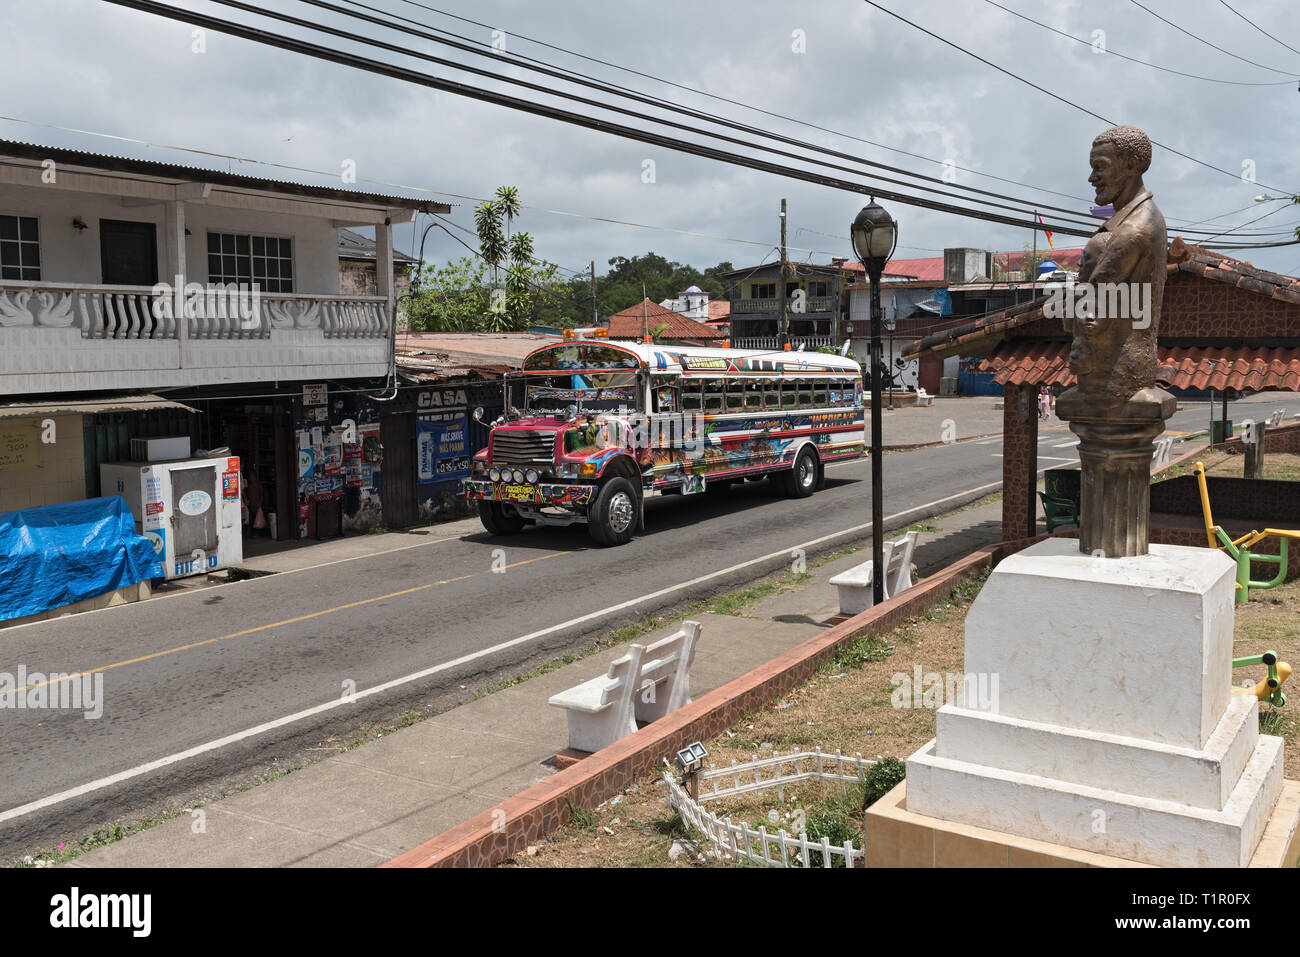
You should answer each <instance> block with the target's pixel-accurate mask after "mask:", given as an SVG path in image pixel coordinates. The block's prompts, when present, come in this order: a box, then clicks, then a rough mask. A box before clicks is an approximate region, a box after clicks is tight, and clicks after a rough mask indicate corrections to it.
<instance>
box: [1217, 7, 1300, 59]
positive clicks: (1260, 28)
mask: <svg viewBox="0 0 1300 957" xmlns="http://www.w3.org/2000/svg"><path fill="white" fill-rule="evenodd" d="M1219 3H1221V4H1223V6H1225V7H1227V8H1228V10H1230V11H1231V12H1232V13H1233V15H1234V16H1238V17H1241V19H1243V20H1245V21H1246V22H1247V23H1249V24H1250V25H1251V26H1252V27H1254V28H1255V29H1256V30H1258V31H1259V32H1260V33H1262V34H1264V36H1266V37H1268V38H1269V39H1270V40H1274V41H1276V42H1277V43H1281V44H1282V46H1284V47H1286V48H1287V49H1288V50H1290V51H1291V52H1292V53H1300V50H1297V49H1296V48H1295V47H1293V46H1292V45H1291V44H1289V43H1286V42H1285V41H1283V40H1279V39H1278V38H1277V37H1275V36H1273V34H1271V33H1269V32H1268V31H1267V30H1265V29H1264V28H1263V27H1261V26H1260V25H1259V24H1258V23H1256V22H1255V21H1254V20H1248V19H1246V17H1245V15H1244V14H1242V13H1239V12H1238V11H1236V10H1233V8H1232V7H1231V6H1229V5H1228V2H1227V0H1219Z"/></svg>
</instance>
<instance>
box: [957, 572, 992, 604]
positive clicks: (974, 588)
mask: <svg viewBox="0 0 1300 957" xmlns="http://www.w3.org/2000/svg"><path fill="white" fill-rule="evenodd" d="M992 571H993V569H991V568H987V567H985V568H981V569H980V570H979V572H978V573H977V574H974V575H972V576H970V577H969V578H963V579H962V580H961V581H959V582H958V583H957V584H956V585H954V586H953V589H952V591H951V592H949V593H948V598H949V599H950V600H951V601H954V602H959V603H961V604H968V603H970V602H973V601H974V600H975V596H977V595H978V594H979V593H980V589H981V588H983V587H984V583H985V582H986V581H988V580H989V575H990V574H991V573H992Z"/></svg>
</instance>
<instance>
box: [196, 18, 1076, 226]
mask: <svg viewBox="0 0 1300 957" xmlns="http://www.w3.org/2000/svg"><path fill="white" fill-rule="evenodd" d="M213 2H215V3H219V4H222V5H224V6H229V7H233V8H235V9H237V10H242V11H244V12H246V13H253V14H256V15H259V16H265V17H269V18H271V19H275V20H280V21H281V22H284V23H290V24H292V25H294V26H298V27H303V28H306V29H311V30H316V31H318V32H322V33H326V34H329V35H331V36H335V37H338V38H339V39H343V40H350V41H355V42H359V43H364V44H366V45H368V46H374V47H377V48H379V49H382V50H386V51H388V52H390V53H397V54H399V55H403V56H410V57H414V58H416V59H421V60H425V61H427V62H431V63H436V64H438V65H440V66H448V67H451V68H453V69H458V70H463V71H465V72H468V73H471V74H474V75H476V76H482V77H486V78H489V79H494V80H499V81H501V82H505V83H510V84H513V85H516V86H520V87H523V88H524V89H527V90H530V91H532V92H534V93H543V94H547V95H555V96H561V97H564V98H565V99H569V100H572V101H574V102H577V103H580V104H583V105H585V106H588V107H594V108H596V109H605V110H610V111H612V112H616V113H621V114H623V115H625V116H629V117H632V118H634V119H638V120H642V121H647V122H651V123H657V124H660V125H664V126H668V127H671V128H675V129H678V130H681V131H682V132H687V133H699V132H704V133H706V134H707V135H708V136H711V137H713V138H714V139H718V140H721V141H723V142H727V143H731V144H733V145H736V146H741V147H746V148H755V149H760V150H763V151H765V152H768V153H772V154H774V155H776V156H781V157H784V158H786V159H793V160H796V161H799V162H807V163H811V162H817V163H820V164H821V165H822V166H825V167H826V168H828V169H834V170H837V171H839V172H844V173H851V174H854V175H861V174H862V171H861V170H858V169H853V168H851V167H847V166H842V165H840V164H837V163H829V162H826V161H825V160H818V159H817V158H816V157H809V156H804V155H801V154H798V153H792V152H790V151H788V150H782V149H777V148H775V147H771V146H767V145H764V144H762V143H754V142H751V141H749V140H744V139H740V138H738V137H733V136H728V135H726V134H722V133H717V132H711V131H704V130H700V129H699V128H698V127H696V126H693V125H691V124H688V123H682V122H678V121H677V120H674V119H670V118H666V117H658V116H652V115H649V114H646V113H641V112H638V111H636V110H631V109H628V108H625V107H622V106H620V105H618V104H617V103H606V102H602V101H599V100H592V99H590V98H588V97H584V96H579V95H577V94H574V93H569V92H564V91H561V90H557V89H554V88H553V87H548V86H543V85H541V84H537V83H532V82H530V81H527V80H522V79H519V78H517V77H511V76H507V75H503V74H498V73H495V72H493V71H492V70H487V69H483V68H479V67H475V66H471V65H469V64H466V63H461V62H458V61H455V60H447V59H445V58H442V57H437V56H433V55H432V54H428V53H422V52H419V51H415V50H409V49H407V48H405V47H400V46H397V45H396V44H391V43H388V42H386V41H383V40H379V39H377V38H374V37H367V36H363V35H360V34H357V33H354V32H353V31H350V30H343V29H340V28H338V27H332V26H326V25H324V24H317V23H313V22H311V21H308V20H304V19H302V18H300V17H295V16H292V15H290V14H286V13H280V12H276V11H271V10H264V9H261V8H259V7H258V6H256V5H254V4H250V3H246V2H243V0H213ZM299 2H300V3H303V4H306V5H308V6H313V7H317V8H319V9H323V10H329V11H330V12H332V13H337V14H340V15H342V16H346V17H350V18H352V19H356V20H361V21H364V22H367V23H372V24H375V25H378V26H382V27H385V28H387V29H390V30H394V31H396V32H399V33H403V34H406V35H413V36H419V37H421V38H423V39H426V40H432V41H433V42H435V43H440V44H444V45H447V46H451V47H453V48H454V49H458V50H462V51H464V52H469V53H472V54H475V55H478V56H485V57H489V58H490V59H493V60H503V59H504V60H505V62H510V63H519V58H514V57H512V56H511V55H508V54H492V53H487V52H484V51H483V50H480V49H476V48H475V47H473V46H471V45H467V44H463V43H457V42H455V41H452V40H446V39H442V38H439V37H438V36H436V35H434V34H432V33H429V32H427V31H425V30H422V29H418V27H420V26H421V25H420V24H418V23H416V28H410V27H403V26H400V25H398V24H395V23H393V22H391V21H389V20H385V19H383V18H380V17H374V16H371V15H369V14H366V13H359V12H353V11H350V10H347V9H346V8H343V7H340V6H338V5H337V4H334V3H330V2H328V0H299ZM355 5H357V6H365V5H364V4H360V3H356V4H355ZM366 9H370V10H374V9H376V8H374V7H366ZM379 12H380V13H386V11H382V10H381V11H379ZM389 16H391V15H389ZM398 19H400V20H405V21H406V22H408V23H415V21H411V20H409V19H407V18H398ZM441 32H444V33H445V32H446V31H441ZM528 59H529V60H532V58H528ZM532 62H534V63H542V61H537V60H532ZM520 65H523V66H524V68H525V69H528V70H530V71H533V72H536V73H540V74H542V75H545V76H549V77H552V78H556V79H561V80H564V81H566V82H569V83H573V84H576V85H580V86H584V87H587V88H589V89H596V90H598V91H600V92H602V93H606V94H612V95H614V96H621V97H624V98H626V99H631V100H633V101H635V102H638V103H643V104H646V105H650V106H653V107H656V108H659V109H668V110H671V111H673V113H675V114H685V115H687V116H691V117H693V118H695V119H698V120H702V121H704V122H708V123H714V124H717V125H719V126H724V127H727V128H729V129H734V130H737V131H739V132H743V133H747V134H749V135H751V136H757V137H761V138H764V139H770V140H773V141H776V142H780V143H783V144H785V145H789V146H794V147H797V148H799V149H802V150H810V151H812V152H814V153H818V154H822V155H825V156H831V157H834V158H836V159H843V160H846V161H848V162H851V163H856V164H857V165H858V166H867V167H872V168H874V169H882V170H886V171H888V172H891V173H898V174H900V175H903V176H908V177H911V178H912V179H918V180H922V181H923V182H928V183H934V184H938V185H937V187H930V186H925V185H920V184H917V183H909V182H905V181H902V180H898V179H894V178H892V177H887V176H880V175H879V174H873V175H875V177H876V178H877V179H878V180H879V181H880V182H884V183H889V184H892V185H895V186H902V187H905V188H908V189H919V190H922V191H924V192H928V193H933V194H936V195H940V196H944V197H951V196H952V194H953V191H954V190H961V191H963V192H967V193H973V194H979V195H981V196H988V197H992V198H994V199H1005V200H1008V201H1009V202H1012V203H1015V204H1017V205H1016V206H1008V205H1005V204H1003V203H994V202H989V201H987V200H979V199H974V198H972V201H973V202H981V203H983V204H984V205H986V206H989V207H990V208H993V209H1005V210H1008V211H1010V212H1016V213H1027V212H1029V209H1030V208H1032V207H1033V205H1034V204H1033V203H1032V202H1030V201H1028V200H1022V199H1020V198H1018V197H1015V196H1007V195H1006V194H1003V193H994V192H990V191H988V190H982V189H978V188H976V187H973V186H965V185H961V184H948V183H944V181H943V180H941V179H939V178H938V177H933V176H927V175H924V174H920V173H913V172H911V171H909V170H906V169H901V168H899V167H896V166H889V165H887V164H884V163H877V162H874V161H872V160H865V159H862V158H861V157H858V156H854V155H852V154H849V153H842V152H839V151H837V150H832V149H829V148H827V147H822V146H817V145H815V144H811V143H807V142H804V141H801V140H796V139H792V138H790V137H787V136H782V135H780V134H777V133H772V132H770V131H767V130H763V129H760V128H758V127H754V126H749V125H746V124H741V123H736V122H734V121H732V120H729V119H726V118H724V117H719V116H716V115H714V114H709V113H704V112H701V111H697V110H693V109H691V108H689V107H685V106H682V105H681V104H678V103H674V102H672V101H669V100H664V99H662V98H658V97H648V96H645V95H643V94H641V93H639V92H638V91H635V90H629V89H628V88H626V87H619V86H616V85H613V84H609V83H605V82H603V81H600V80H596V79H592V78H590V77H587V76H585V75H582V74H577V73H574V72H573V71H563V70H557V69H555V68H553V67H551V66H550V65H549V64H542V65H541V66H528V65H527V64H520ZM1021 206H1023V207H1026V208H1024V209H1021V208H1018V207H1021ZM1038 208H1040V209H1042V210H1045V211H1046V210H1050V211H1053V212H1056V213H1059V214H1061V215H1062V216H1064V217H1066V218H1067V220H1073V221H1074V222H1076V223H1084V224H1086V223H1088V219H1087V218H1086V217H1085V216H1083V215H1081V214H1079V213H1078V212H1077V211H1075V210H1073V209H1066V208H1064V207H1059V206H1050V205H1040V206H1039V207H1038Z"/></svg>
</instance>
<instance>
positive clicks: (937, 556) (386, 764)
mask: <svg viewBox="0 0 1300 957" xmlns="http://www.w3.org/2000/svg"><path fill="white" fill-rule="evenodd" d="M1000 517H1001V504H1000V503H997V502H994V503H991V504H986V505H980V506H975V507H971V508H967V509H965V510H962V511H959V512H954V513H951V514H949V515H947V516H942V517H939V518H935V519H930V520H929V521H928V523H927V524H928V525H929V526H933V528H934V530H933V531H925V532H922V533H921V535H920V536H919V539H918V546H917V550H916V553H915V559H914V560H915V563H916V565H917V567H918V570H919V571H920V573H921V574H925V573H926V572H927V570H933V569H934V568H936V567H938V566H941V565H944V564H947V563H948V562H950V561H951V560H953V559H954V558H956V557H958V556H960V555H964V554H967V553H968V552H970V551H972V550H974V549H975V548H977V547H980V546H981V545H985V544H988V543H989V542H994V541H997V540H999V538H1000V530H1001V526H1000ZM900 534H901V533H900ZM868 559H869V551H868V550H866V549H860V550H859V551H857V552H856V553H854V554H852V555H848V556H844V557H841V558H839V559H837V560H835V561H833V562H829V563H827V564H825V565H822V566H820V567H818V568H815V569H813V570H812V571H813V574H812V579H811V581H810V582H808V583H807V584H806V585H804V586H803V587H801V588H798V589H795V590H790V591H786V592H782V593H779V594H776V595H772V596H769V597H768V598H765V599H763V600H761V601H759V602H758V603H756V604H755V605H754V606H752V607H750V608H748V609H745V610H744V611H743V612H742V615H741V616H728V615H715V614H706V615H703V616H700V619H701V621H702V623H703V626H704V627H703V632H702V636H701V639H700V644H699V650H698V652H697V655H696V660H695V666H694V668H693V669H692V674H691V685H692V690H693V692H694V694H695V695H697V696H698V695H701V694H703V693H705V692H707V691H710V690H712V689H714V688H718V687H720V686H721V685H723V684H725V683H727V682H728V681H731V680H732V679H734V678H737V677H739V676H740V675H742V674H745V673H746V672H748V671H750V670H751V669H753V668H755V667H757V666H759V665H762V664H764V663H766V662H768V661H770V660H771V659H772V658H774V657H776V656H777V655H779V654H781V653H782V652H785V651H787V650H789V649H790V648H792V647H794V646H795V645H797V644H799V643H800V642H802V641H805V640H807V639H808V638H810V637H811V636H813V635H816V634H818V633H819V632H821V631H823V630H824V628H825V627H826V625H827V624H828V623H829V622H830V619H831V618H832V617H833V616H834V615H835V614H836V613H837V612H838V611H839V607H838V602H837V600H836V595H835V589H834V588H833V587H832V586H830V585H829V584H828V579H829V578H830V577H831V576H832V575H835V574H837V573H838V572H840V571H843V570H845V569H847V568H849V567H851V566H853V565H856V564H859V563H861V562H863V561H865V560H868ZM677 627H678V626H677V625H676V624H673V625H666V626H665V627H664V628H662V629H660V630H658V631H656V632H653V633H652V634H650V635H647V636H645V637H644V638H642V639H639V640H642V641H651V640H654V639H655V638H658V637H661V636H664V635H667V634H670V633H671V632H672V631H675V630H676V628H677ZM623 651H624V649H623V648H621V647H614V648H610V649H607V650H605V651H602V652H600V653H599V654H596V655H593V656H591V657H589V658H585V659H583V660H581V661H577V662H574V663H573V664H570V665H566V666H565V667H563V668H560V669H558V670H556V671H553V672H551V673H549V674H546V675H543V676H540V677H536V678H532V679H530V680H528V681H525V682H523V683H521V684H519V685H515V686H513V687H510V688H506V689H504V690H502V691H498V692H495V693H493V694H490V695H487V696H485V697H483V698H480V699H478V700H477V701H473V702H471V703H469V704H466V705H463V706H461V707H459V708H454V709H452V710H450V711H447V712H444V713H442V714H439V715H435V716H433V717H430V718H427V719H425V720H424V721H422V722H419V723H418V724H415V725H412V726H410V727H408V728H403V729H401V730H399V731H398V732H396V733H394V734H388V735H384V736H383V737H382V738H380V739H379V740H376V741H373V742H371V743H369V744H365V745H362V746H361V747H358V748H356V749H354V750H351V751H346V752H343V753H340V754H337V755H334V756H331V757H328V758H326V759H324V760H323V761H321V762H319V763H317V764H313V765H311V766H309V767H307V768H303V769H300V770H297V771H293V772H291V773H289V774H288V775H286V776H285V777H283V778H279V779H277V780H275V781H271V782H268V783H266V784H262V785H259V786H257V787H254V788H251V789H249V790H247V791H242V792H239V793H236V794H234V795H231V796H230V797H227V798H225V799H223V800H220V801H216V802H214V803H211V804H208V805H206V806H205V807H203V808H202V812H203V817H202V821H203V826H202V828H201V829H200V828H199V827H198V818H196V817H195V816H193V815H192V814H191V813H181V814H179V815H178V816H177V817H175V818H173V819H172V820H170V821H167V822H165V823H163V824H160V825H158V826H156V827H154V828H151V829H149V830H146V831H143V832H141V833H139V834H135V835H133V836H131V837H129V838H127V839H125V840H123V841H119V842H117V843H115V844H111V845H108V846H106V847H103V848H99V849H96V850H94V851H91V852H89V853H87V854H83V855H81V856H80V857H77V858H74V859H73V860H71V861H69V862H68V866H72V867H221V866H244V867H280V866H330V867H365V866H373V865H376V864H380V863H383V862H384V861H387V860H390V859H391V858H393V857H395V856H397V855H398V854H400V853H402V852H404V851H406V850H409V849H410V848H412V847H415V846H417V845H419V844H420V843H422V842H424V841H426V840H428V839H430V838H432V837H434V836H436V835H437V834H439V833H441V832H442V831H444V830H447V829H448V828H450V827H453V826H455V825H457V824H459V823H460V822H461V821H463V820H465V819H467V818H469V817H472V816H474V815H475V814H479V813H482V812H484V811H490V810H491V809H492V808H493V807H494V806H495V805H497V804H498V803H499V802H500V801H502V800H503V799H505V798H507V797H510V796H512V795H514V794H517V793H519V792H520V791H522V790H524V789H525V788H527V787H529V786H531V785H532V784H535V783H536V782H538V781H540V780H542V779H543V778H545V777H547V776H549V775H551V774H553V773H554V768H553V766H552V765H551V763H550V761H551V758H552V757H553V756H554V755H555V753H556V752H557V751H559V750H561V749H562V748H564V747H566V746H567V743H568V741H567V721H566V717H565V715H564V712H562V711H560V710H559V709H557V708H552V707H550V706H549V705H548V704H547V699H549V698H550V696H551V695H553V694H555V693H556V692H558V691H561V690H563V689H565V688H568V687H571V686H573V685H575V684H578V683H579V682H581V681H585V680H586V679H588V678H591V677H593V676H595V675H598V674H601V673H602V672H603V671H604V670H605V669H606V668H607V667H608V665H609V662H610V661H611V660H612V659H613V658H614V657H616V656H618V655H620V654H622V653H623Z"/></svg>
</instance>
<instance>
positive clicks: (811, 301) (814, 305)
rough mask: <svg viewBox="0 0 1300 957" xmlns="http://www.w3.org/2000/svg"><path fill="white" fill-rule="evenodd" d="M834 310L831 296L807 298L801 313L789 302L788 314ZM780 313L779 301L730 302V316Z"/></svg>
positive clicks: (748, 300) (740, 300)
mask: <svg viewBox="0 0 1300 957" xmlns="http://www.w3.org/2000/svg"><path fill="white" fill-rule="evenodd" d="M834 308H835V298H834V297H833V296H809V297H808V298H807V299H805V300H804V301H803V311H802V313H800V312H798V311H796V309H795V300H793V299H792V300H791V301H790V309H789V312H790V313H791V314H792V315H812V314H818V313H825V312H832V311H834ZM780 311H781V300H780V299H733V300H731V313H732V315H737V314H740V315H754V314H757V315H776V314H777V313H779V312H780Z"/></svg>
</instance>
